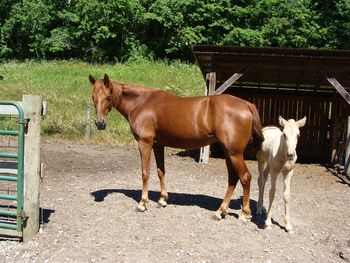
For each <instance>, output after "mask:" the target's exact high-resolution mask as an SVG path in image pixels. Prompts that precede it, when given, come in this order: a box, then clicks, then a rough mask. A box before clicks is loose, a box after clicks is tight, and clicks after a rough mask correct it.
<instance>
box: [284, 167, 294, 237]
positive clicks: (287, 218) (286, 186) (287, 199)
mask: <svg viewBox="0 0 350 263" xmlns="http://www.w3.org/2000/svg"><path fill="white" fill-rule="evenodd" d="M292 176H293V169H292V170H290V171H283V189H284V190H283V200H284V211H285V212H284V220H285V221H286V230H287V232H288V233H293V228H292V224H291V222H290V196H291V195H290V181H291V179H292Z"/></svg>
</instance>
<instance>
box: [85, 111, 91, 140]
mask: <svg viewBox="0 0 350 263" xmlns="http://www.w3.org/2000/svg"><path fill="white" fill-rule="evenodd" d="M90 123H91V118H90V106H89V105H88V106H87V107H86V126H85V138H87V139H89V138H90V137H91V124H90Z"/></svg>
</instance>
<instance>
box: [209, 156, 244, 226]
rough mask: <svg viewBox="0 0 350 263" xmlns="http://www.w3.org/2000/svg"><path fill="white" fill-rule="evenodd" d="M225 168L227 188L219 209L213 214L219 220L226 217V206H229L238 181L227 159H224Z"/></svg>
mask: <svg viewBox="0 0 350 263" xmlns="http://www.w3.org/2000/svg"><path fill="white" fill-rule="evenodd" d="M226 166H227V172H228V187H227V191H226V194H225V197H224V199H223V201H222V203H221V205H220V208H219V209H218V210H217V211H216V212H215V216H216V218H217V219H219V220H220V219H221V218H222V217H224V216H226V215H227V213H228V206H229V204H230V201H231V197H232V194H233V191H234V190H235V188H236V185H237V182H238V179H239V178H238V175H237V173H236V171H235V170H234V168H233V166H232V162H231V160H230V158H229V157H226Z"/></svg>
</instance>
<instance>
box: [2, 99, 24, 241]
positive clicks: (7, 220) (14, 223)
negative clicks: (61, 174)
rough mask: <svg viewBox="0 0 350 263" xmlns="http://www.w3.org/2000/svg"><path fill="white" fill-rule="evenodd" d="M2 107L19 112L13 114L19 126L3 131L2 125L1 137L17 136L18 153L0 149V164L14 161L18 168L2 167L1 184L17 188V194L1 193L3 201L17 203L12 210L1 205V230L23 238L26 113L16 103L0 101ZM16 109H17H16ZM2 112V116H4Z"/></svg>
mask: <svg viewBox="0 0 350 263" xmlns="http://www.w3.org/2000/svg"><path fill="white" fill-rule="evenodd" d="M0 107H3V108H4V107H5V108H6V107H7V108H12V111H13V110H15V109H16V110H17V111H14V112H12V113H11V115H13V114H15V115H17V117H18V126H17V129H14V130H3V127H1V125H0V136H16V137H17V149H16V150H17V151H16V152H2V151H1V149H0V163H6V160H14V163H15V164H16V167H15V168H13V167H11V169H8V168H6V167H5V168H4V167H3V168H1V167H0V183H1V181H6V182H9V183H10V184H11V183H13V184H15V186H16V194H13V195H12V194H4V193H2V192H0V201H1V200H10V201H13V202H14V203H16V205H15V206H13V207H12V209H4V208H5V207H4V206H2V205H1V203H0V233H1V229H7V230H10V231H11V230H12V232H13V233H15V234H17V235H16V236H20V237H21V236H22V231H23V222H24V220H25V215H24V212H23V162H24V131H25V124H26V120H25V119H24V112H23V109H22V107H21V105H20V104H19V103H18V102H14V101H0ZM14 108H15V109H14ZM2 114H3V113H1V111H0V115H2Z"/></svg>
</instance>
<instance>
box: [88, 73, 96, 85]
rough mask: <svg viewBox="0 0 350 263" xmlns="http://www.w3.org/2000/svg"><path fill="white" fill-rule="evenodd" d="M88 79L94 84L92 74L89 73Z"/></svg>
mask: <svg viewBox="0 0 350 263" xmlns="http://www.w3.org/2000/svg"><path fill="white" fill-rule="evenodd" d="M89 80H90V83H91V84H92V85H94V84H95V81H96V80H95V79H94V77H93V76H91V74H90V75H89Z"/></svg>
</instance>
